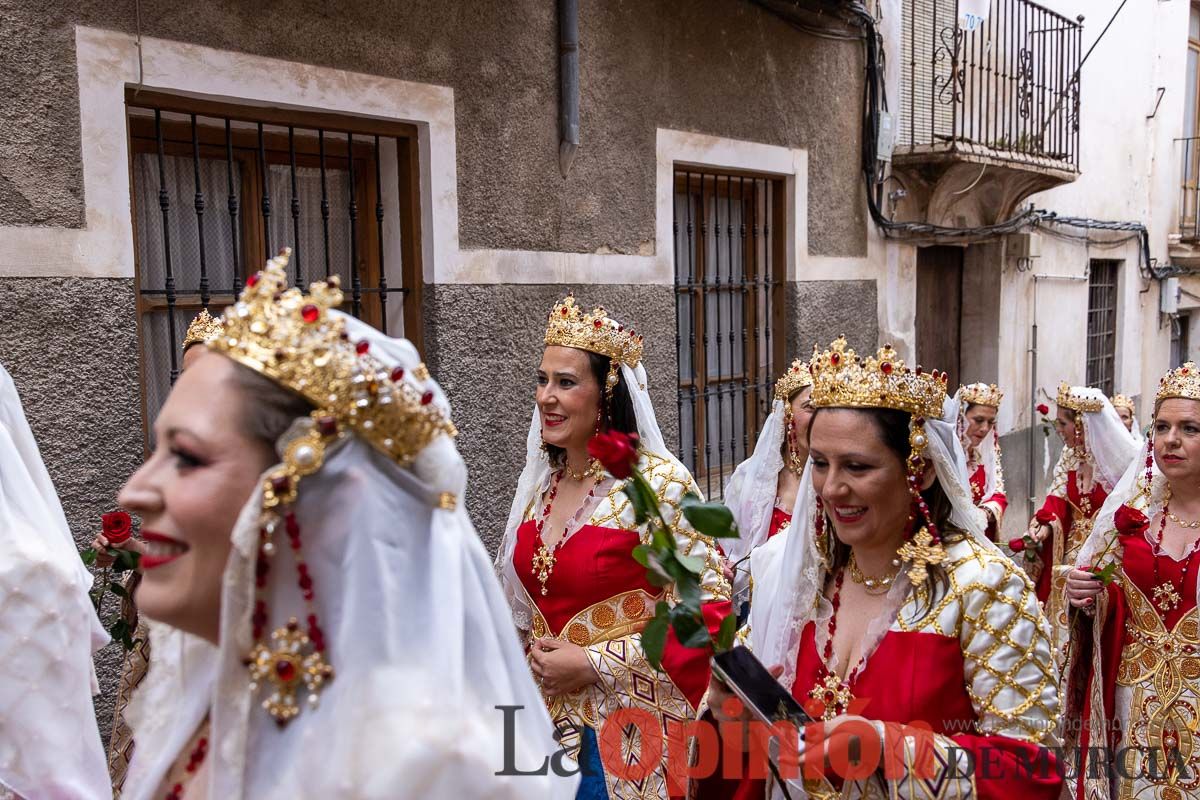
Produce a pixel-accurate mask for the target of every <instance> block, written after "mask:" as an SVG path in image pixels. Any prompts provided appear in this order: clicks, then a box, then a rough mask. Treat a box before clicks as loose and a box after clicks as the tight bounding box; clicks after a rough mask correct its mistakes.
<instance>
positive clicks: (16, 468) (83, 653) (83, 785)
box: [0, 366, 112, 798]
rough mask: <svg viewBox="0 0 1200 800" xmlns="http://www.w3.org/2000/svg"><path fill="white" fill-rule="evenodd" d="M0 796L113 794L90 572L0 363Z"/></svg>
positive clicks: (100, 635) (101, 641)
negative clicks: (100, 714) (101, 725)
mask: <svg viewBox="0 0 1200 800" xmlns="http://www.w3.org/2000/svg"><path fill="white" fill-rule="evenodd" d="M0 553H2V555H0V795H3V794H5V790H6V789H7V790H8V791H10V792H15V793H16V795H17V796H18V797H26V798H39V797H89V798H90V797H101V796H106V795H107V794H109V793H110V792H111V791H112V788H111V783H110V781H109V778H108V769H107V767H106V766H105V760H104V747H103V745H102V744H101V742H100V733H99V729H98V727H97V725H96V715H95V712H94V711H93V707H92V694H93V693H94V692H95V691H96V689H97V686H96V674H95V669H94V667H93V666H92V654H93V652H95V651H96V650H99V649H100V648H101V647H103V646H104V645H105V644H107V643H108V634H107V633H105V631H104V628H103V626H102V625H101V624H100V620H99V619H98V618H97V617H96V613H95V611H94V610H93V609H92V603H91V600H90V599H89V598H88V594H87V593H88V589H89V588H90V587H91V585H92V575H91V573H90V572H88V570H87V568H86V567H85V566H84V565H83V562H82V561H81V560H80V558H79V553H78V551H77V550H76V549H75V541H74V539H73V538H72V536H71V531H70V529H69V528H68V527H67V518H66V516H65V515H64V514H63V510H62V504H61V503H60V502H59V499H58V494H57V493H56V492H55V490H54V484H53V483H51V481H50V474H49V472H47V471H46V466H45V464H44V463H43V462H42V457H41V454H40V453H39V452H38V446H37V442H36V441H35V440H34V438H33V431H32V430H30V428H29V423H28V422H27V421H26V419H25V412H24V410H23V409H22V407H21V398H20V397H19V396H18V394H17V389H16V386H15V385H14V384H13V380H12V377H11V376H10V375H9V374H8V371H7V370H5V369H4V367H3V366H0Z"/></svg>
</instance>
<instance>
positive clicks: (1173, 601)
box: [1151, 497, 1196, 612]
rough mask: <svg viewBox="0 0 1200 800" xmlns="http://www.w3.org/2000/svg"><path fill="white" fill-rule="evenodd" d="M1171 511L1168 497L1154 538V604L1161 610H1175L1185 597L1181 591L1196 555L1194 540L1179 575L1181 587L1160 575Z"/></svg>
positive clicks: (1184, 586) (1183, 588)
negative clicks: (1163, 546) (1159, 566)
mask: <svg viewBox="0 0 1200 800" xmlns="http://www.w3.org/2000/svg"><path fill="white" fill-rule="evenodd" d="M1170 511H1171V500H1170V498H1169V497H1168V499H1167V502H1165V503H1163V509H1162V521H1161V522H1159V524H1158V536H1157V537H1155V540H1154V552H1153V553H1152V554H1151V555H1153V556H1154V605H1156V606H1158V608H1159V610H1161V611H1164V612H1165V611H1174V610H1175V609H1176V608H1178V607H1179V603H1180V601H1182V600H1183V598H1182V597H1181V596H1180V594H1179V592H1182V591H1185V590H1186V589H1187V574H1188V569H1189V568H1190V567H1191V566H1192V558H1193V557H1194V556H1195V555H1196V543H1195V542H1192V546H1191V548H1189V549H1188V552H1187V558H1186V560H1185V561H1184V562H1183V571H1182V572H1181V573H1180V575H1179V589H1178V591H1176V588H1175V582H1174V581H1163V580H1161V579H1160V578H1159V575H1158V561H1159V559H1160V558H1161V557H1162V556H1163V555H1164V553H1163V549H1162V543H1163V534H1165V533H1166V531H1167V517H1168V516H1169V515H1170Z"/></svg>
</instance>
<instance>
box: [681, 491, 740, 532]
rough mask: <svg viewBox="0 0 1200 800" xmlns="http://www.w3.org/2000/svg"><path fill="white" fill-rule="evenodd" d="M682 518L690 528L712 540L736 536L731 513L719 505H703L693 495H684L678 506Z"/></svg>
mask: <svg viewBox="0 0 1200 800" xmlns="http://www.w3.org/2000/svg"><path fill="white" fill-rule="evenodd" d="M680 507H681V508H682V509H683V516H684V517H686V518H687V521H688V522H690V523H692V527H693V528H695V529H696V530H698V531H699V532H700V533H702V534H704V535H705V536H708V537H711V538H713V539H731V538H735V537H736V536H737V535H738V531H737V525H736V524H735V523H734V521H733V512H732V511H730V510H729V509H728V508H726V507H725V506H724V505H723V504H721V503H705V502H702V501H701V500H700V498H698V497H696V496H695V495H693V494H687V495H684V498H683V502H682V503H681V504H680Z"/></svg>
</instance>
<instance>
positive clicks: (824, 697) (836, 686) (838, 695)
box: [808, 672, 854, 722]
mask: <svg viewBox="0 0 1200 800" xmlns="http://www.w3.org/2000/svg"><path fill="white" fill-rule="evenodd" d="M808 696H809V697H811V698H812V699H813V700H816V701H817V702H818V703H820V704H821V707H822V709H824V710H823V711H822V712H821V719H823V720H825V721H826V722H828V721H829V720H831V719H833V718H834V717H836V716H837V715H838V714H841V713H842V712H843V711H844V710H845V709H847V708H849V707H850V701H851V700H852V699H854V695H852V694H851V693H850V687H849V686H847V685H846V683H845V682H844V681H843V680H842V679H841V678H839V677H838V676H836V675H834V674H833V673H832V672H826V673H825V677H824V678H823V679H822V680H821V682H820V683H818V684H817V685H816V686H814V687H813V688H812V690H810V691H809V693H808Z"/></svg>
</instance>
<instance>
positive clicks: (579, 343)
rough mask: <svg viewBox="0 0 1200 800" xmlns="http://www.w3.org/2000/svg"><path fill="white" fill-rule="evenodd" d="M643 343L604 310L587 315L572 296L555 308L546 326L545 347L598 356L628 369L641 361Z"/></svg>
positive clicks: (596, 310) (594, 310) (600, 309)
mask: <svg viewBox="0 0 1200 800" xmlns="http://www.w3.org/2000/svg"><path fill="white" fill-rule="evenodd" d="M642 342H643V338H642V337H641V336H638V335H637V334H636V333H635V332H634V331H632V330H626V329H625V327H624V326H622V325H620V324H619V323H618V322H617V321H616V320H614V319H611V318H610V317H609V316H608V312H606V311H605V310H604V309H603V308H599V307H597V308H594V309H592V311H591V312H590V313H588V312H585V311H584V310H583V309H582V308H580V307H579V306H577V305H575V298H574V297H573V296H572V295H567V297H566V298H565V299H564V300H563V301H562V302H560V303H556V304H555V306H554V310H553V311H551V312H550V317H549V320H548V322H547V324H546V344H551V345H559V346H561V347H574V348H576V349H579V350H587V351H588V352H589V353H598V354H600V355H602V356H608V357H609V358H611V359H612V360H613V361H616V362H620V363H622V364H625V365H626V366H628V367H636V366H637V364H638V362H639V361H641V360H642Z"/></svg>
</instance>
